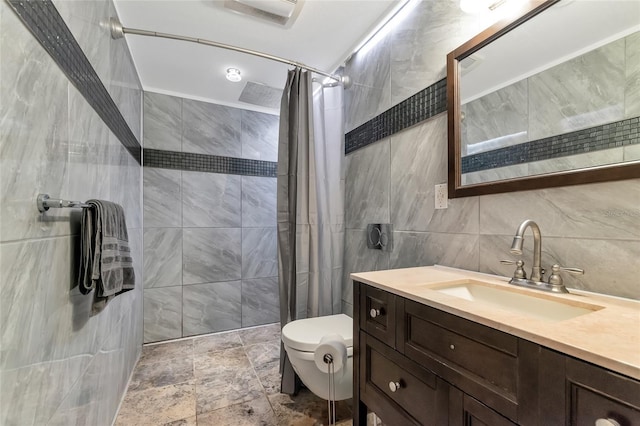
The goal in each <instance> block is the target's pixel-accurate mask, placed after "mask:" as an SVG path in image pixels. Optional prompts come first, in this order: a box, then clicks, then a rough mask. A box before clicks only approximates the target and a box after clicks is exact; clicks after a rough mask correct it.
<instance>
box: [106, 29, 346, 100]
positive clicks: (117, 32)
mask: <svg viewBox="0 0 640 426" xmlns="http://www.w3.org/2000/svg"><path fill="white" fill-rule="evenodd" d="M109 29H110V30H111V38H114V39H119V38H122V37H124V35H125V34H135V35H141V36H148V37H160V38H168V39H172V40H181V41H188V42H191V43H198V44H204V45H206V46H213V47H219V48H221V49H227V50H233V51H236V52H240V53H246V54H249V55H253V56H258V57H260V58H264V59H269V60H272V61H276V62H281V63H283V64H288V65H293V66H295V67H299V68H302V69H305V70H308V71H311V72H314V73H316V74H320V75H324V76H325V77H329V78H330V79H332V80H335V81H337V82H338V83H342V84H343V85H344V87H345V88H347V87H349V86H350V85H351V80H350V79H349V77H348V76H340V75H337V74H331V73H328V72H325V71H322V70H319V69H317V68H314V67H310V66H308V65H305V64H303V63H301V62H296V61H292V60H290V59H285V58H281V57H279V56H275V55H269V54H268V53H262V52H258V51H257V50H251V49H245V48H244V47H238V46H233V45H230V44H224V43H219V42H217V41H212V40H207V39H203V38H196V37H187V36H181V35H177V34H168V33H159V32H156V31H148V30H140V29H136V28H127V27H123V26H122V24H121V23H120V21H119V20H118V19H116V18H109Z"/></svg>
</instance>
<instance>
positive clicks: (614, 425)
mask: <svg viewBox="0 0 640 426" xmlns="http://www.w3.org/2000/svg"><path fill="white" fill-rule="evenodd" d="M596 426H620V423H618V422H617V421H615V420H614V419H598V420H596Z"/></svg>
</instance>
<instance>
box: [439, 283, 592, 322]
mask: <svg viewBox="0 0 640 426" xmlns="http://www.w3.org/2000/svg"><path fill="white" fill-rule="evenodd" d="M431 290H435V291H437V292H440V293H444V294H448V295H450V296H455V297H459V298H461V299H465V300H469V301H472V302H478V303H482V304H483V305H485V306H492V307H495V308H499V309H501V310H505V311H509V312H516V313H519V314H526V315H528V316H532V317H535V318H538V319H542V320H547V321H563V320H567V319H571V318H575V317H578V316H580V315H585V314H589V313H591V312H594V311H598V310H600V309H602V306H597V305H590V304H586V303H580V302H575V301H572V300H563V299H556V300H551V299H552V298H554V297H556V296H552V295H550V294H548V293H542V292H541V294H540V297H538V295H532V294H529V293H528V292H523V291H522V290H520V289H518V288H517V287H514V289H513V290H511V289H507V288H503V287H500V286H496V285H493V284H489V283H483V282H481V281H475V280H464V281H457V282H455V283H449V284H445V285H441V286H437V287H431ZM545 296H546V297H545Z"/></svg>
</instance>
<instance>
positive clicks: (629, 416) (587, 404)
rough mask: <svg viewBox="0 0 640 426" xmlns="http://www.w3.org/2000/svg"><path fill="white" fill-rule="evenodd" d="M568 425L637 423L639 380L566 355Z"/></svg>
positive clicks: (626, 425) (639, 414)
mask: <svg viewBox="0 0 640 426" xmlns="http://www.w3.org/2000/svg"><path fill="white" fill-rule="evenodd" d="M566 369H567V393H568V399H569V407H568V408H569V421H568V422H567V423H568V424H570V425H572V426H591V425H595V424H596V422H597V421H598V420H600V422H599V424H601V425H611V426H613V425H620V426H632V425H640V382H638V381H637V380H633V379H631V378H629V377H625V376H622V375H619V374H616V373H613V372H611V371H608V370H605V369H603V368H600V367H596V366H594V365H591V364H587V363H585V362H582V361H578V360H576V359H573V358H568V357H567V364H566Z"/></svg>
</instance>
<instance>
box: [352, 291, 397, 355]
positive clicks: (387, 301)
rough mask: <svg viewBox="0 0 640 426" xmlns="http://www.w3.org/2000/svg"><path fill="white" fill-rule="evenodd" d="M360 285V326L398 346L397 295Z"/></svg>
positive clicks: (390, 344) (376, 336) (386, 341)
mask: <svg viewBox="0 0 640 426" xmlns="http://www.w3.org/2000/svg"><path fill="white" fill-rule="evenodd" d="M356 285H360V286H361V287H360V288H361V291H360V328H361V329H363V330H366V331H367V333H369V334H370V335H372V336H374V337H375V338H377V339H379V340H381V341H383V342H384V343H386V344H387V345H389V346H391V347H393V348H395V347H396V322H395V319H396V302H395V300H396V296H395V295H393V294H391V293H388V292H386V291H383V290H380V289H377V288H375V287H371V286H368V285H364V284H359V283H356Z"/></svg>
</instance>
